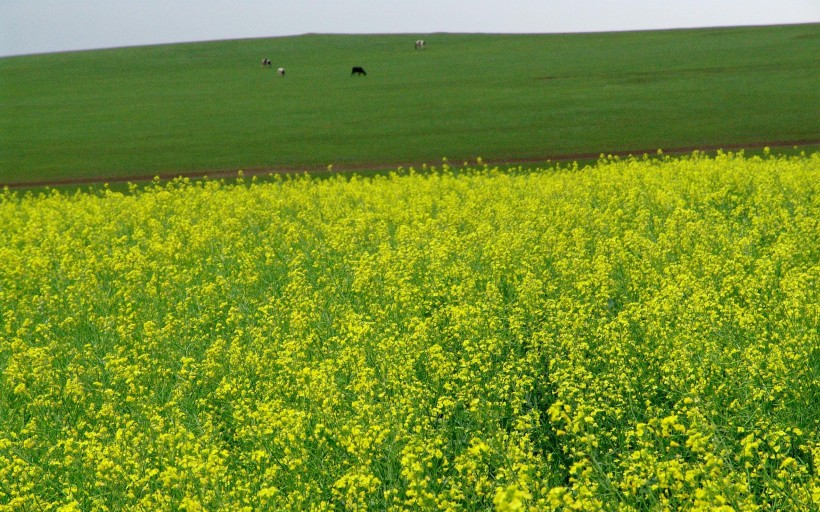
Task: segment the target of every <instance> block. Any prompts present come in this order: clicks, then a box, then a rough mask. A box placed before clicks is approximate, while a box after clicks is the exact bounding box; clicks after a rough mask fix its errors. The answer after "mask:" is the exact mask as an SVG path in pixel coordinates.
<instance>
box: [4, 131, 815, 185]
mask: <svg viewBox="0 0 820 512" xmlns="http://www.w3.org/2000/svg"><path fill="white" fill-rule="evenodd" d="M809 146H820V139H807V140H794V141H784V140H777V141H769V142H752V143H745V144H714V145H704V146H686V147H677V148H670V149H663V154H665V155H685V154H690V153H692V152H694V151H704V152H714V151H718V150H723V151H738V150H745V149H758V150H759V149H762V148H764V147H769V148H787V147H789V148H791V147H794V148H798V149H799V148H800V147H809ZM657 152H658V150H657V148H656V149H634V150H621V151H607V152H602V153H574V154H560V155H548V156H544V157H543V158H527V159H506V160H498V161H492V160H485V161H484V162H485V163H486V164H488V165H513V164H515V165H518V164H535V163H543V162H571V161H577V160H595V159H597V158H599V157H600V156H601V154H605V155H612V156H618V157H628V156H630V155H635V156H640V155H644V154H648V155H655V154H657ZM451 161H452V162H453V163H454V164H457V163H458V162H461V161H462V160H459V159H452V160H451ZM399 166H402V167H404V168H408V167H410V166H415V167H420V166H421V164H420V163H415V164H401V163H370V164H361V165H350V166H342V165H337V164H334V165H333V171H332V172H333V173H350V172H356V171H378V170H389V169H396V168H398V167H399ZM327 172H328V171H327V167H325V166H302V167H300V166H286V167H277V168H259V169H243V170H242V173H243V175H244V176H246V177H251V176H267V175H271V174H302V173H314V174H322V173H325V174H326V173H327ZM237 173H238V170H237V169H231V170H225V169H223V170H210V171H190V172H178V173H159V174H150V175H149V174H143V175H131V176H88V177H77V178H69V179H58V180H40V181H22V182H13V183H0V188H9V189H15V188H37V187H63V186H71V185H94V184H103V183H128V182H131V183H140V182H146V181H151V180H153V179H155V178H157V177H158V178H159V179H160V180H171V179H174V178H179V177H182V178H204V177H208V178H211V179H220V178H235V177H236V176H237Z"/></svg>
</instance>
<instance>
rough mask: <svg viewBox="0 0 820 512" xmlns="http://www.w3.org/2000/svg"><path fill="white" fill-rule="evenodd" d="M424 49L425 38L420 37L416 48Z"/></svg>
mask: <svg viewBox="0 0 820 512" xmlns="http://www.w3.org/2000/svg"><path fill="white" fill-rule="evenodd" d="M423 49H424V39H419V40H418V41H416V50H423Z"/></svg>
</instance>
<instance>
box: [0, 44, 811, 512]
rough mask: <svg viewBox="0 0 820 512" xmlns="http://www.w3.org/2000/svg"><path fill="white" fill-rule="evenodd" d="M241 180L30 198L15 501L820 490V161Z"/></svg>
mask: <svg viewBox="0 0 820 512" xmlns="http://www.w3.org/2000/svg"><path fill="white" fill-rule="evenodd" d="M152 51H153V50H152ZM374 69H378V68H377V67H376V68H374ZM238 181H239V182H237V183H233V182H232V183H225V182H224V181H212V180H211V181H196V182H191V181H187V180H177V181H174V182H171V183H168V184H162V183H159V182H157V184H156V185H152V186H149V187H147V188H142V187H136V186H134V187H133V190H132V191H131V192H130V193H119V192H112V191H111V190H109V189H106V188H101V189H97V190H96V191H95V192H93V193H88V192H76V193H71V194H66V193H60V192H57V191H54V190H52V191H44V192H41V193H38V194H32V193H27V194H18V193H13V192H9V191H8V190H6V192H5V193H4V194H2V195H0V223H2V225H3V229H2V230H0V508H4V509H10V510H84V511H95V510H123V509H128V510H152V511H153V510H248V511H250V510H277V511H278V510H393V511H398V510H489V509H495V510H500V511H503V510H532V511H543V510H589V511H599V510H612V511H615V510H619V511H620V510H667V509H671V510H692V511H694V510H699V511H707V510H708V511H716V510H717V511H729V510H736V511H759V510H794V511H806V510H817V509H818V507H820V477H818V467H819V466H820V414H818V411H820V346H819V345H818V338H817V333H818V328H820V326H819V325H818V318H820V310H819V309H818V304H820V300H819V299H820V298H819V297H818V288H817V283H818V278H820V264H818V255H819V254H820V238H818V237H817V233H818V231H819V228H820V226H818V219H819V218H820V202H818V201H819V200H820V199H819V198H820V195H818V184H820V154H817V153H815V154H814V155H811V156H803V157H793V158H788V159H787V158H774V157H764V158H758V157H755V158H743V157H742V156H738V155H727V154H721V155H719V156H718V157H717V158H714V159H712V158H707V157H703V156H702V155H695V156H693V157H690V158H683V159H670V158H666V159H655V160H650V159H642V160H635V159H630V160H625V161H618V160H604V161H601V162H599V163H598V164H597V165H596V166H593V167H586V168H582V169H579V168H578V167H577V166H570V167H565V168H549V169H537V170H533V171H526V170H521V171H519V170H515V172H507V171H500V170H498V169H492V168H486V167H484V168H482V167H479V168H478V169H472V170H470V169H467V170H463V169H462V170H459V172H457V173H456V172H454V170H453V169H449V168H447V167H444V168H438V169H427V172H425V173H421V174H418V173H414V172H410V171H404V172H403V173H394V174H393V175H390V176H381V177H374V178H369V179H363V178H350V179H346V178H342V177H337V178H333V179H324V180H316V179H311V178H307V177H303V178H279V179H276V180H274V181H271V182H264V183H260V182H254V183H250V181H251V180H246V181H245V180H242V179H240V180H238ZM61 507H63V508H61Z"/></svg>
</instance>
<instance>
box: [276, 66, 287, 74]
mask: <svg viewBox="0 0 820 512" xmlns="http://www.w3.org/2000/svg"><path fill="white" fill-rule="evenodd" d="M276 74H277V75H279V76H285V68H279V69H277V70H276Z"/></svg>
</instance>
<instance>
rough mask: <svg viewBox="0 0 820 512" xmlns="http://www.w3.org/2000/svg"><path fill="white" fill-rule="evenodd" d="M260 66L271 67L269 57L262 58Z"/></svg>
mask: <svg viewBox="0 0 820 512" xmlns="http://www.w3.org/2000/svg"><path fill="white" fill-rule="evenodd" d="M262 67H263V68H269V67H271V63H270V59H262Z"/></svg>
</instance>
